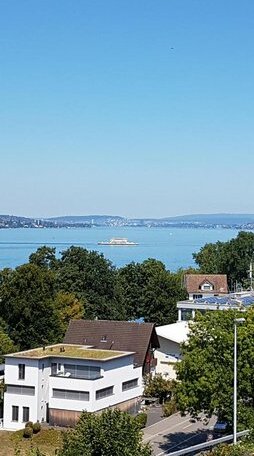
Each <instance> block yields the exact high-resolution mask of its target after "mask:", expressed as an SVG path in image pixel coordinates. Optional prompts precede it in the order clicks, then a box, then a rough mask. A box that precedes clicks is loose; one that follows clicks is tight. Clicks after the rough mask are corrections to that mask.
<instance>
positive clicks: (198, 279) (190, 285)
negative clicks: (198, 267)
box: [184, 274, 228, 293]
mask: <svg viewBox="0 0 254 456" xmlns="http://www.w3.org/2000/svg"><path fill="white" fill-rule="evenodd" d="M204 282H209V283H211V284H212V285H213V287H214V288H213V293H228V284H227V276H226V275H225V274H185V277H184V283H185V287H186V289H187V292H188V293H199V292H200V286H201V285H202V284H203V283H204Z"/></svg>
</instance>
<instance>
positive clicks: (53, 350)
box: [6, 344, 134, 361]
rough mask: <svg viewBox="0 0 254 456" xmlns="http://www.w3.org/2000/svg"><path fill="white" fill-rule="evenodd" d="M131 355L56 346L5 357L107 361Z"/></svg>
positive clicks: (83, 346)
mask: <svg viewBox="0 0 254 456" xmlns="http://www.w3.org/2000/svg"><path fill="white" fill-rule="evenodd" d="M133 354H134V352H124V351H116V350H114V351H113V350H99V349H96V348H91V347H89V346H86V345H71V344H56V345H47V346H45V347H39V348H33V349H31V350H25V351H21V352H17V353H11V354H9V355H6V357H7V358H8V357H12V358H31V359H43V358H52V357H61V358H79V359H91V360H100V361H108V360H111V359H112V358H120V357H123V356H128V355H133Z"/></svg>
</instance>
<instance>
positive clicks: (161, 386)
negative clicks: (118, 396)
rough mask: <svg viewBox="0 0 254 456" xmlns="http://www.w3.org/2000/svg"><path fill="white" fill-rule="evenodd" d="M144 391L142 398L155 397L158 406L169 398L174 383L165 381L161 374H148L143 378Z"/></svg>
mask: <svg viewBox="0 0 254 456" xmlns="http://www.w3.org/2000/svg"><path fill="white" fill-rule="evenodd" d="M144 383H145V389H144V396H147V397H157V398H158V399H159V402H160V404H162V403H163V402H165V401H166V400H168V399H170V398H171V395H172V392H173V389H174V387H175V382H174V381H172V380H169V379H166V378H165V377H163V376H162V375H161V374H156V375H151V374H148V375H147V376H146V377H145V378H144Z"/></svg>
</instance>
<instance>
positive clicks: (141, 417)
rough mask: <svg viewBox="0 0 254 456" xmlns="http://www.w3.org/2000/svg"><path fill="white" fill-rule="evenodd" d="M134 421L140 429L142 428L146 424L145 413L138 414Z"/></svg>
mask: <svg viewBox="0 0 254 456" xmlns="http://www.w3.org/2000/svg"><path fill="white" fill-rule="evenodd" d="M135 421H136V423H137V424H138V427H139V428H140V429H142V428H144V427H145V426H146V422H147V414H146V413H145V412H141V413H139V414H138V415H137V416H135Z"/></svg>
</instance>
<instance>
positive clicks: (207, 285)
mask: <svg viewBox="0 0 254 456" xmlns="http://www.w3.org/2000/svg"><path fill="white" fill-rule="evenodd" d="M201 290H210V291H211V290H213V285H212V284H211V283H209V282H206V283H203V285H202V286H201Z"/></svg>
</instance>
